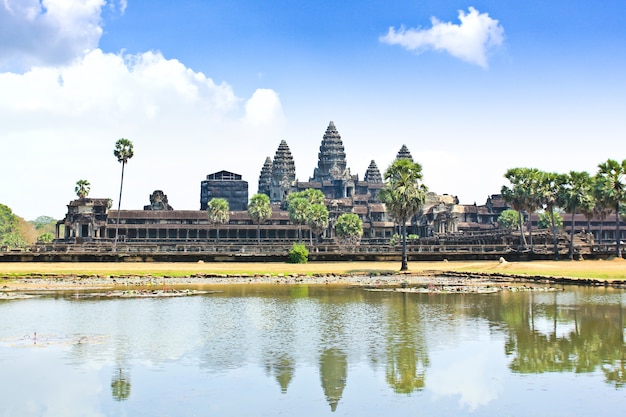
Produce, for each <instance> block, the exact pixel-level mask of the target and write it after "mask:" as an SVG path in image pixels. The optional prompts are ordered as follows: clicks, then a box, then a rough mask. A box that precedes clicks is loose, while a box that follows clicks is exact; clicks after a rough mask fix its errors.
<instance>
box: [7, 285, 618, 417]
mask: <svg viewBox="0 0 626 417" xmlns="http://www.w3.org/2000/svg"><path fill="white" fill-rule="evenodd" d="M222 289H223V290H224V291H223V292H221V293H215V294H209V295H205V296H193V297H184V298H152V299H107V298H99V299H94V298H77V297H75V295H76V294H75V293H58V294H54V296H48V297H44V298H37V299H28V300H13V301H3V302H0V317H2V326H1V327H0V369H1V373H0V383H1V386H0V416H10V417H20V416H64V417H71V416H82V417H84V416H207V415H219V416H253V415H254V416H279V415H284V416H323V415H347V416H380V415H415V416H417V415H429V416H464V415H467V416H564V415H568V416H589V415H598V414H599V415H602V414H615V413H619V410H622V409H623V408H624V406H626V386H625V383H626V374H625V372H624V368H625V363H626V361H625V351H626V350H625V345H624V333H625V332H624V329H625V324H624V323H625V321H624V313H625V310H624V306H625V305H626V292H624V291H619V290H612V289H604V288H603V289H595V288H575V287H567V288H565V290H564V291H559V292H518V293H508V292H503V293H497V294H437V295H428V294H406V293H404V294H402V293H385V292H370V291H365V290H363V289H358V288H352V289H351V288H336V287H333V288H329V287H324V286H291V287H288V286H247V285H242V286H226V287H223V288H222ZM35 332H36V336H35Z"/></svg>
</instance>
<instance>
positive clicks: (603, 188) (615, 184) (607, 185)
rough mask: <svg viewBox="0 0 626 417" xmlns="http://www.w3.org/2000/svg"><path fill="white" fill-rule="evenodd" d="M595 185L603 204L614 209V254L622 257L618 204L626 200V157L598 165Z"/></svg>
mask: <svg viewBox="0 0 626 417" xmlns="http://www.w3.org/2000/svg"><path fill="white" fill-rule="evenodd" d="M596 187H597V192H598V194H599V196H600V199H601V200H602V201H603V204H604V206H607V207H608V206H610V207H612V208H613V209H614V210H615V224H616V225H615V243H616V247H615V256H617V257H618V258H621V257H622V249H621V234H620V224H619V223H620V219H619V210H620V205H621V204H622V203H624V202H625V201H626V159H625V160H623V161H622V162H621V163H620V162H618V161H616V160H614V159H608V160H607V161H606V162H603V163H601V164H599V165H598V173H597V174H596Z"/></svg>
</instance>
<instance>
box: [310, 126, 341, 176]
mask: <svg viewBox="0 0 626 417" xmlns="http://www.w3.org/2000/svg"><path fill="white" fill-rule="evenodd" d="M346 165H347V164H346V152H345V150H344V148H343V142H342V141H341V135H339V132H338V131H337V128H336V127H335V123H333V122H332V121H331V122H330V123H329V124H328V128H326V133H324V137H323V138H322V144H321V145H320V151H319V154H318V162H317V168H315V172H314V173H313V178H311V180H314V181H320V182H321V181H325V180H334V179H340V178H344V177H346V176H349V175H350V172H349V170H347V169H346Z"/></svg>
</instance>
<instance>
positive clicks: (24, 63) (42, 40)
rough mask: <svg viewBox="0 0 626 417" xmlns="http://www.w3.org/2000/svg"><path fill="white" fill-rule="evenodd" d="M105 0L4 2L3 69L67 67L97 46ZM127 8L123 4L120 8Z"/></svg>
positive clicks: (0, 8) (0, 12)
mask: <svg viewBox="0 0 626 417" xmlns="http://www.w3.org/2000/svg"><path fill="white" fill-rule="evenodd" d="M105 4H106V0H40V1H39V0H3V2H1V3H0V27H1V28H2V30H0V68H8V69H10V70H20V71H21V70H23V69H27V68H29V67H30V66H31V65H48V64H55V65H56V64H64V63H68V62H70V61H71V60H72V59H74V58H76V57H79V56H82V55H83V54H84V53H85V51H88V50H91V49H94V48H96V47H97V46H98V42H99V40H100V36H102V27H101V17H100V16H101V15H100V13H101V10H102V7H103V6H104V5H105ZM120 7H121V8H124V7H125V5H124V2H122V3H121V4H120Z"/></svg>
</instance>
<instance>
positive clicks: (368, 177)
mask: <svg viewBox="0 0 626 417" xmlns="http://www.w3.org/2000/svg"><path fill="white" fill-rule="evenodd" d="M363 179H364V180H365V182H372V183H382V182H383V177H382V175H380V170H379V169H378V166H377V165H376V162H374V160H373V159H372V162H370V165H369V166H368V167H367V171H365V177H363Z"/></svg>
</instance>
